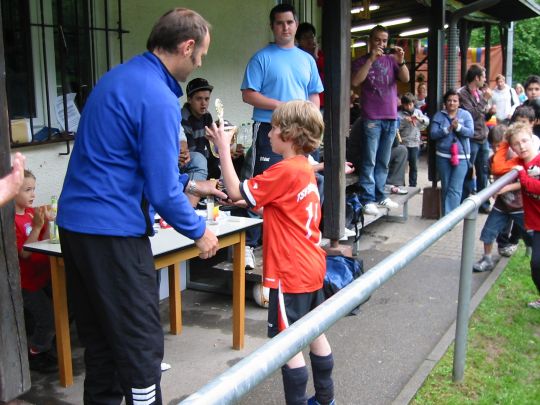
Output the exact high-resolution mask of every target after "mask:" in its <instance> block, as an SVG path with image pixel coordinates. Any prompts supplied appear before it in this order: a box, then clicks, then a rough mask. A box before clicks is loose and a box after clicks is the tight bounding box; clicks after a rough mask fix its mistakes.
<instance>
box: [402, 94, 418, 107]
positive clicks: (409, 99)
mask: <svg viewBox="0 0 540 405" xmlns="http://www.w3.org/2000/svg"><path fill="white" fill-rule="evenodd" d="M415 101H416V97H415V96H414V94H412V93H405V94H404V95H402V96H401V104H402V105H403V104H409V103H414V102H415Z"/></svg>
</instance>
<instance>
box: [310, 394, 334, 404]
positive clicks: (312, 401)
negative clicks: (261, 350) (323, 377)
mask: <svg viewBox="0 0 540 405" xmlns="http://www.w3.org/2000/svg"><path fill="white" fill-rule="evenodd" d="M307 405H321V404H320V403H319V402H318V401H317V400H316V399H315V395H314V396H312V397H311V398H310V399H308V401H307ZM328 405H336V400H335V399H333V400H332V402H330V403H329V404H328Z"/></svg>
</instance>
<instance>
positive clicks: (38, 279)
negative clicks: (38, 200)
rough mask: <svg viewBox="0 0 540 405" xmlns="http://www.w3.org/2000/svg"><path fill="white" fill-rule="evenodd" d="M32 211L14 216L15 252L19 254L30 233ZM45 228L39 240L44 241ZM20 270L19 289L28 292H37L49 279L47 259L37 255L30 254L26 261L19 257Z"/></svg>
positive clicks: (28, 210) (29, 209)
mask: <svg viewBox="0 0 540 405" xmlns="http://www.w3.org/2000/svg"><path fill="white" fill-rule="evenodd" d="M33 217H34V209H33V208H26V209H25V210H24V214H15V233H16V235H17V251H18V252H20V251H21V250H22V248H23V245H24V243H25V242H26V240H27V239H28V235H30V232H32V218H33ZM46 228H47V227H46V226H44V227H43V229H42V230H41V232H40V234H39V240H43V239H44V234H45V231H46ZM19 267H20V269H21V287H22V288H24V289H25V290H28V291H37V290H40V289H41V288H43V287H45V285H46V284H47V283H48V282H49V280H50V279H51V270H50V264H49V258H48V257H47V256H45V255H42V254H39V253H32V255H31V256H30V257H29V258H28V259H23V258H21V257H19Z"/></svg>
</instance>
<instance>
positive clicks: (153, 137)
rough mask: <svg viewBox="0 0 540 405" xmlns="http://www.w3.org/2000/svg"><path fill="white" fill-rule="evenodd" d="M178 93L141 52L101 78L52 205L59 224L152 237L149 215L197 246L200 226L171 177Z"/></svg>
mask: <svg viewBox="0 0 540 405" xmlns="http://www.w3.org/2000/svg"><path fill="white" fill-rule="evenodd" d="M181 95H182V89H181V88H180V85H179V84H178V82H177V81H176V79H175V78H174V77H173V76H171V74H170V73H169V72H168V71H167V69H166V68H165V66H164V65H163V64H162V63H161V61H160V60H159V59H158V58H157V57H156V56H155V55H153V54H152V53H150V52H145V53H144V54H142V55H139V56H135V57H134V58H132V59H131V60H129V61H128V62H126V63H124V64H122V65H119V66H117V67H115V68H114V69H112V70H111V71H109V72H108V73H106V74H105V75H104V76H103V77H102V78H101V79H100V81H99V82H98V84H97V85H96V87H95V88H94V90H93V91H92V93H91V94H90V97H89V98H88V101H87V102H86V105H85V107H84V110H83V112H82V116H81V121H80V123H79V129H78V132H77V135H76V138H75V145H74V147H73V152H72V155H71V159H70V162H69V166H68V169H67V174H66V178H65V180H64V186H63V189H62V193H61V195H60V199H59V202H58V219H57V221H58V225H59V226H60V227H62V228H65V229H67V230H69V231H73V232H80V233H87V234H94V235H110V236H126V237H129V236H133V237H138V236H143V235H152V234H153V233H154V231H153V227H152V225H153V222H154V221H153V209H152V207H153V208H154V209H155V210H156V211H157V212H158V213H159V214H160V215H161V216H162V217H163V218H164V219H165V221H167V223H169V224H170V225H171V226H172V227H173V228H174V229H176V230H177V231H178V232H180V233H182V234H183V235H185V236H187V237H189V238H191V239H198V238H200V237H201V236H202V235H203V234H204V230H205V226H206V225H205V220H204V218H201V217H199V216H198V215H197V214H196V213H195V211H194V210H193V208H192V207H191V205H190V204H189V201H188V199H187V197H186V196H185V194H184V187H185V185H186V184H187V176H185V175H182V176H181V175H180V174H179V172H178V153H179V141H178V134H179V133H180V120H181V117H180V105H179V100H178V98H179V97H180V96H181Z"/></svg>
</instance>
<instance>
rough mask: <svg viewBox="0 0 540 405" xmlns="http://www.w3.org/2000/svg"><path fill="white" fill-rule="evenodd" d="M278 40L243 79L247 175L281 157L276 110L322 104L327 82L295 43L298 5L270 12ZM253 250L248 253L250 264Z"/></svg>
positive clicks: (250, 240) (252, 235)
mask: <svg viewBox="0 0 540 405" xmlns="http://www.w3.org/2000/svg"><path fill="white" fill-rule="evenodd" d="M270 28H271V29H272V32H273V34H274V42H273V43H270V44H269V45H267V46H266V47H264V48H262V49H260V50H259V51H257V52H256V53H255V55H253V57H252V58H251V59H250V60H249V62H248V64H247V66H246V71H245V73H244V80H243V81H242V86H241V88H240V89H241V90H242V99H243V100H244V102H245V103H247V104H250V105H252V106H253V121H254V124H253V146H252V151H251V152H252V153H251V158H249V159H248V161H247V162H246V164H247V165H248V166H249V167H248V170H247V173H248V176H247V177H252V176H256V175H258V174H260V173H262V172H264V171H265V170H266V169H267V168H269V167H270V166H272V165H273V164H274V163H277V162H279V161H280V160H281V155H278V154H276V153H274V152H272V147H271V145H270V140H269V139H268V133H269V132H270V129H271V125H270V121H271V117H272V112H273V111H274V110H275V109H276V107H277V106H278V105H279V104H281V103H284V102H286V101H290V100H309V101H311V102H312V103H314V104H315V105H316V106H317V107H320V100H319V93H322V91H323V85H322V82H321V79H320V77H319V72H318V70H317V65H316V64H315V60H314V59H313V57H312V56H311V55H309V54H308V53H306V52H304V51H302V50H301V49H299V48H297V47H296V46H295V43H294V37H295V34H296V29H297V28H298V16H297V15H296V10H295V8H294V6H292V5H290V4H279V5H277V6H275V7H274V8H272V10H271V11H270ZM259 237H260V232H248V237H247V244H248V245H249V246H251V247H254V246H257V245H258V240H259ZM251 257H252V253H250V252H246V267H247V268H253V266H250V265H251Z"/></svg>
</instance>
